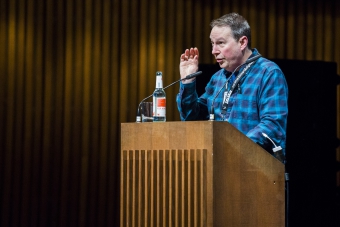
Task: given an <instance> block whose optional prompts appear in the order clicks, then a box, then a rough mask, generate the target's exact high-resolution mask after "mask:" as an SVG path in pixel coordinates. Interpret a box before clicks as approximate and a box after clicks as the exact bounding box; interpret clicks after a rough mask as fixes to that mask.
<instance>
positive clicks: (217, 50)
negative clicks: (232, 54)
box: [211, 44, 220, 55]
mask: <svg viewBox="0 0 340 227" xmlns="http://www.w3.org/2000/svg"><path fill="white" fill-rule="evenodd" d="M211 53H212V54H213V55H217V54H219V53H220V50H219V49H218V46H217V45H215V44H213V45H212V51H211Z"/></svg>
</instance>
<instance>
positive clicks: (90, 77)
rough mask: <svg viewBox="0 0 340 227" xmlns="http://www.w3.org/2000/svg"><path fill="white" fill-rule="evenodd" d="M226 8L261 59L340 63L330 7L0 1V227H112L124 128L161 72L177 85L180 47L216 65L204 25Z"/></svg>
mask: <svg viewBox="0 0 340 227" xmlns="http://www.w3.org/2000/svg"><path fill="white" fill-rule="evenodd" d="M231 11H237V12H240V13H241V14H243V15H244V16H245V17H246V18H247V19H248V21H249V23H250V25H251V27H252V30H253V33H252V35H253V37H252V46H253V47H256V48H258V49H259V51H260V53H261V54H262V55H264V56H266V57H268V58H287V59H299V60H324V61H335V62H337V63H338V65H339V64H340V51H338V50H339V49H340V44H339V42H338V41H339V40H340V32H339V29H338V28H339V27H340V18H339V13H338V12H340V3H339V1H336V0H323V1H321V0H319V1H307V0H298V1H294V0H289V1H269V0H261V1H255V0H248V1H246V2H238V1H221V0H212V1H208V0H199V1H194V0H187V1H181V0H175V1H165V0H161V1H156V0H126V1H125V0H124V1H121V0H113V1H111V0H96V1H95V0H86V1H83V0H74V1H66V0H46V1H39V0H30V1H28V0H2V1H0V43H1V47H0V186H1V187H0V200H1V205H0V225H1V226H8V225H14V226H27V225H26V224H27V223H28V225H31V226H75V225H80V226H90V225H91V226H92V225H97V226H113V225H115V224H117V222H118V220H119V215H118V212H119V210H118V209H119V196H118V195H119V188H118V185H119V184H118V183H119V175H118V172H119V168H118V164H119V155H118V148H119V138H120V123H121V122H133V121H135V115H136V108H137V106H138V104H139V102H140V101H141V100H142V99H143V98H144V97H146V96H148V95H149V94H151V93H152V92H153V90H154V87H155V73H156V71H158V70H160V71H163V72H164V86H166V85H168V84H170V83H171V82H173V81H175V80H177V79H179V69H178V64H179V61H178V60H179V56H180V54H181V53H182V52H183V51H184V50H185V48H189V47H194V46H196V47H198V48H199V50H200V61H201V63H213V62H214V59H213V57H212V55H211V46H210V40H209V34H210V26H209V24H210V22H211V20H212V19H215V18H216V17H219V16H222V15H223V14H225V13H228V12H231ZM338 73H339V74H340V67H339V66H338ZM177 92H178V84H176V85H175V86H173V87H171V88H169V89H167V90H166V93H167V99H168V100H167V120H168V121H174V120H179V114H178V112H177V107H176V103H175V98H176V94H177ZM338 100H340V88H339V87H338ZM337 109H338V115H337V116H338V121H337V128H338V129H339V128H340V114H339V112H340V104H339V101H338V107H337ZM338 135H340V130H338ZM337 157H338V159H339V157H340V150H339V149H338V153H337ZM339 175H340V174H338V176H339ZM338 182H340V179H339V177H338ZM338 184H339V183H338Z"/></svg>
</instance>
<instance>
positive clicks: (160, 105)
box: [153, 97, 166, 117]
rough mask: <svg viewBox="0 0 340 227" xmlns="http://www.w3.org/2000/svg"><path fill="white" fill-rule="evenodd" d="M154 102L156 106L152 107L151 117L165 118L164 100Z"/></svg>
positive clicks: (159, 99)
mask: <svg viewBox="0 0 340 227" xmlns="http://www.w3.org/2000/svg"><path fill="white" fill-rule="evenodd" d="M155 101H156V102H154V103H155V104H156V105H154V106H153V116H156V117H165V113H166V111H165V110H166V98H165V97H164V98H156V100H155Z"/></svg>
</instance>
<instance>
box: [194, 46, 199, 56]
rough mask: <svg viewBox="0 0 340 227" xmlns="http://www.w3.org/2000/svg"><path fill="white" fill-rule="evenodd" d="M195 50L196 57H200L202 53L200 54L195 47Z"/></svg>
mask: <svg viewBox="0 0 340 227" xmlns="http://www.w3.org/2000/svg"><path fill="white" fill-rule="evenodd" d="M194 50H195V55H197V57H199V56H200V53H199V51H198V48H197V47H195V48H194Z"/></svg>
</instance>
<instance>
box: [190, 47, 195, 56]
mask: <svg viewBox="0 0 340 227" xmlns="http://www.w3.org/2000/svg"><path fill="white" fill-rule="evenodd" d="M194 57H195V50H194V48H190V58H194Z"/></svg>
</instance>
